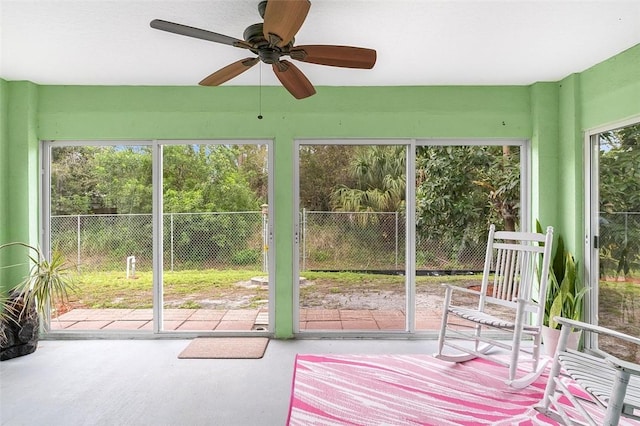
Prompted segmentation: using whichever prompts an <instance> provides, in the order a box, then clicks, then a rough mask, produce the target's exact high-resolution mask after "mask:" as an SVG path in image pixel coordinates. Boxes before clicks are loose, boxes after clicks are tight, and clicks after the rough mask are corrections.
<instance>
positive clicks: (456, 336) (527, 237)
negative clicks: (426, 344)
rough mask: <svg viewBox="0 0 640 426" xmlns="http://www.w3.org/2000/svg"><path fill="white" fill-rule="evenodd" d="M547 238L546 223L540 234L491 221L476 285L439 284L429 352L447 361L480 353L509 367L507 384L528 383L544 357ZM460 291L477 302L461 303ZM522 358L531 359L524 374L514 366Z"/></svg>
mask: <svg viewBox="0 0 640 426" xmlns="http://www.w3.org/2000/svg"><path fill="white" fill-rule="evenodd" d="M552 241H553V228H552V227H551V226H550V227H548V228H547V232H546V234H540V233H532V232H508V231H496V230H495V226H494V225H491V227H490V228H489V239H488V242H487V252H486V257H485V264H484V271H483V276H482V285H481V288H480V290H479V291H476V290H472V289H470V288H462V287H456V286H453V285H445V286H446V290H445V298H444V306H443V314H442V324H441V328H440V334H439V338H438V352H437V353H435V354H434V356H435V357H436V358H438V359H442V360H445V361H450V362H465V361H469V360H471V359H474V358H476V357H481V358H485V359H488V360H491V361H493V362H496V363H498V364H501V365H504V366H505V367H508V368H509V372H508V378H507V380H505V383H507V384H508V385H509V386H511V387H513V388H518V389H520V388H524V387H526V386H528V385H529V384H531V383H532V382H534V381H535V380H536V379H537V378H538V377H539V376H540V375H541V374H542V372H543V371H544V369H545V367H546V365H547V363H548V362H549V361H550V360H546V361H541V360H540V345H541V329H542V320H543V313H544V311H543V310H544V306H545V299H546V294H547V281H548V277H549V264H550V260H551V246H552ZM491 276H492V278H491ZM454 294H456V296H457V297H456V300H454V298H453V295H454ZM464 295H466V296H467V298H468V297H469V296H472V297H473V298H474V300H477V305H476V306H474V307H471V308H470V307H466V306H463V305H462V300H461V299H462V296H464ZM454 302H456V303H458V304H454ZM525 338H530V339H531V340H532V345H531V347H529V345H522V343H523V342H522V341H523V340H524V339H525ZM445 348H447V349H448V350H447V351H446V352H445ZM492 348H499V349H503V350H506V351H508V355H509V356H508V360H505V356H504V352H503V354H502V356H496V355H494V354H492V353H490V350H491V349H492ZM523 363H529V364H531V365H530V368H529V369H528V371H526V372H525V373H523V372H522V371H520V372H519V371H518V369H519V368H520V367H521V364H523ZM518 374H519V376H518Z"/></svg>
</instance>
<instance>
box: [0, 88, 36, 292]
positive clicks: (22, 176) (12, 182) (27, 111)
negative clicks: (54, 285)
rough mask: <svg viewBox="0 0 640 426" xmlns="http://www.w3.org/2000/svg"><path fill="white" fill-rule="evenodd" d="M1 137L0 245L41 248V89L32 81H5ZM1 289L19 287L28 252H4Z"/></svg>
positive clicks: (13, 250)
mask: <svg viewBox="0 0 640 426" xmlns="http://www.w3.org/2000/svg"><path fill="white" fill-rule="evenodd" d="M2 87H3V90H2V92H3V96H2V98H3V100H2V101H1V102H2V107H3V108H2V114H0V120H1V121H2V124H1V125H0V135H2V136H1V137H2V140H1V142H2V149H1V150H0V163H1V164H2V165H3V168H2V172H0V173H1V174H0V177H1V178H2V180H1V184H0V194H2V198H0V204H1V205H2V207H1V208H0V224H1V225H2V232H1V233H0V238H2V239H1V240H0V242H3V243H4V242H11V241H22V242H26V243H29V244H32V245H34V246H37V245H38V240H39V235H38V225H39V211H40V209H39V191H38V189H39V176H40V173H39V158H38V156H39V150H38V147H39V140H38V136H37V108H38V87H37V86H36V85H35V84H33V83H29V82H3V83H2ZM3 251H4V253H3V254H2V256H3V257H2V260H3V262H6V263H3V264H5V265H6V264H10V265H17V266H15V267H12V268H8V269H5V270H4V271H3V272H4V273H3V275H2V286H3V287H6V286H11V285H14V284H17V283H18V282H20V281H21V280H22V277H24V275H26V273H27V272H28V269H29V265H28V264H27V263H25V261H24V259H25V257H24V255H25V249H23V248H11V249H5V250H3Z"/></svg>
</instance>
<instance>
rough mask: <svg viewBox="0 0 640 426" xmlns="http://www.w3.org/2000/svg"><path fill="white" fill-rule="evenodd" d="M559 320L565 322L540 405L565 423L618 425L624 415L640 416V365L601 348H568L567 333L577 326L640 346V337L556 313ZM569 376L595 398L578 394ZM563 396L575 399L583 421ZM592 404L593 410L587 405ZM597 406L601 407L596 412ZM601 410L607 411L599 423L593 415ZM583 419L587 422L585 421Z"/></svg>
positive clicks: (541, 410)
mask: <svg viewBox="0 0 640 426" xmlns="http://www.w3.org/2000/svg"><path fill="white" fill-rule="evenodd" d="M556 320H557V321H558V322H559V323H560V324H562V331H561V333H560V340H559V341H558V346H557V348H556V354H555V356H554V360H553V365H552V367H551V372H550V373H549V381H548V382H547V388H546V390H545V392H544V397H543V399H542V401H541V402H540V405H539V406H538V407H536V409H537V410H538V411H540V412H543V413H544V414H546V415H547V416H549V417H551V418H552V419H554V420H556V421H558V422H560V423H562V424H565V425H582V424H588V425H592V426H596V425H597V426H600V425H605V426H610V425H617V424H618V422H619V421H620V418H621V417H627V418H630V419H635V420H640V365H638V364H634V363H631V362H627V361H623V360H621V359H618V358H616V357H614V356H612V355H609V354H607V353H606V352H603V351H601V350H591V351H590V352H589V353H586V352H581V351H577V350H572V349H568V348H567V337H568V336H569V331H570V330H571V328H574V329H577V330H583V331H587V332H594V333H598V334H599V335H604V336H610V337H613V338H615V339H620V341H626V342H631V343H633V344H635V345H637V346H638V348H639V349H640V339H638V338H637V337H632V336H629V335H626V334H623V333H619V332H617V331H613V330H609V329H607V328H604V327H599V326H596V325H591V324H586V323H583V322H579V321H573V320H569V319H566V318H559V317H556ZM583 334H584V333H583ZM567 376H568V377H570V378H571V379H573V381H574V382H575V383H577V384H578V385H579V386H580V388H581V389H582V390H584V391H585V392H586V393H587V394H588V395H590V396H591V398H592V400H593V401H592V402H589V401H586V400H584V399H582V398H578V397H576V396H574V395H573V394H572V393H571V392H570V390H569V388H568V387H567V385H566V383H565V382H563V380H562V378H563V377H567ZM562 396H565V397H566V398H567V399H568V400H569V401H570V402H571V404H572V405H573V407H574V408H575V409H576V411H577V412H578V413H579V414H580V415H581V416H582V417H583V419H581V420H580V421H579V420H578V419H576V418H575V416H574V417H571V416H569V414H568V413H567V410H566V407H567V406H566V405H565V404H561V403H559V401H558V400H559V399H560V398H561V397H562ZM589 406H591V410H587V409H586V408H587V407H589ZM563 407H565V408H563ZM594 407H598V408H599V409H598V410H595V412H594V410H593V408H594ZM598 411H600V414H603V413H602V412H603V411H604V419H603V420H602V421H600V420H598V422H597V423H596V420H595V419H594V418H593V417H594V415H595V414H597V412H598ZM582 420H584V421H585V422H586V423H582Z"/></svg>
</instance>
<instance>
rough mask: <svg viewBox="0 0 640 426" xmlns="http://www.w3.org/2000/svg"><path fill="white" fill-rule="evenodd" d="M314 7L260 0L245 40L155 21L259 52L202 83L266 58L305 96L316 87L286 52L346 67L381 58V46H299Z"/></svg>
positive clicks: (297, 0)
mask: <svg viewBox="0 0 640 426" xmlns="http://www.w3.org/2000/svg"><path fill="white" fill-rule="evenodd" d="M310 7H311V2H310V1H309V0H268V1H266V0H265V1H261V2H260V3H259V4H258V12H259V13H260V16H261V17H262V18H263V20H264V23H262V22H261V23H257V24H253V25H250V26H248V27H247V28H246V29H245V30H244V34H243V37H244V40H240V39H237V38H234V37H229V36H226V35H223V34H218V33H214V32H211V31H207V30H202V29H199V28H194V27H189V26H187V25H182V24H176V23H174V22H169V21H164V20H161V19H154V20H153V21H151V24H150V25H151V27H152V28H155V29H158V30H162V31H168V32H170V33H175V34H179V35H185V36H189V37H194V38H199V39H202V40H208V41H213V42H215V43H222V44H226V45H229V46H234V47H238V48H241V49H247V50H250V51H251V52H253V53H254V54H256V55H258V57H248V58H245V59H241V60H239V61H236V62H234V63H232V64H229V65H227V66H226V67H224V68H221V69H219V70H218V71H216V72H214V73H213V74H211V75H209V76H208V77H205V78H204V79H203V80H202V81H201V82H200V83H199V84H200V85H202V86H219V85H220V84H222V83H224V82H225V81H228V80H231V79H232V78H234V77H236V76H238V75H240V74H241V73H243V72H245V71H247V70H248V69H249V68H251V67H253V66H254V65H255V64H257V63H258V61H262V62H264V63H265V64H270V65H271V66H272V68H273V72H274V73H275V74H276V77H278V80H280V83H282V85H283V86H284V87H285V88H286V89H287V90H288V91H289V92H290V93H291V94H292V95H293V96H294V97H295V98H296V99H303V98H306V97H309V96H311V95H313V94H315V93H316V90H315V88H314V87H313V85H312V84H311V82H310V81H309V80H308V79H307V77H306V76H305V75H304V74H303V73H302V71H300V70H299V69H298V67H296V66H295V65H294V64H293V63H291V62H290V61H288V60H286V59H281V58H282V57H283V56H289V57H290V58H291V59H294V60H297V61H301V62H310V63H314V64H319V65H329V66H334V67H343V68H362V69H371V68H373V66H374V64H375V63H376V51H375V50H373V49H365V48H362V47H352V46H333V45H303V46H294V36H295V35H296V33H297V32H298V30H299V29H300V27H302V24H303V23H304V20H305V19H306V17H307V13H308V12H309V9H310Z"/></svg>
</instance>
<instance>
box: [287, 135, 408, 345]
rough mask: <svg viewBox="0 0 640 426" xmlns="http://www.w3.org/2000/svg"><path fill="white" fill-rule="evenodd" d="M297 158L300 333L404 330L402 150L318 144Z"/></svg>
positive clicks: (303, 148)
mask: <svg viewBox="0 0 640 426" xmlns="http://www.w3.org/2000/svg"><path fill="white" fill-rule="evenodd" d="M297 153H298V156H297V176H298V197H297V199H298V212H297V213H298V221H297V226H296V228H297V231H296V233H297V234H298V235H299V238H298V242H299V244H298V253H299V262H298V271H299V273H298V286H297V294H298V296H299V297H298V313H299V322H298V326H299V329H300V330H301V331H305V332H318V331H329V332H340V333H349V332H354V331H355V332H364V331H381V330H382V331H389V330H395V331H404V330H405V327H406V325H405V312H406V305H407V296H406V294H407V281H406V276H405V274H404V270H405V260H406V256H405V235H406V232H405V230H406V215H405V199H406V156H407V147H406V146H405V145H397V144H392V143H389V144H372V143H366V142H362V143H358V144H353V143H350V142H344V143H335V142H319V143H303V144H299V145H298V147H297Z"/></svg>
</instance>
